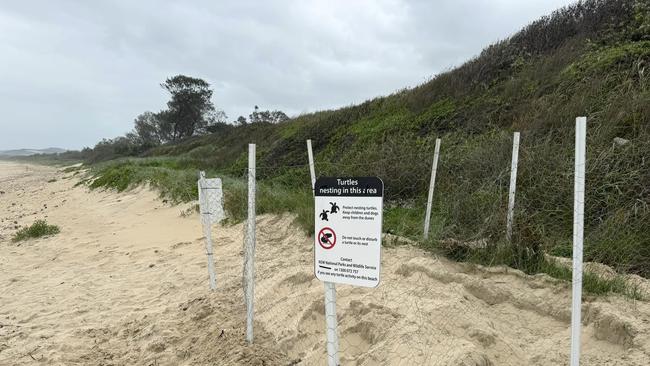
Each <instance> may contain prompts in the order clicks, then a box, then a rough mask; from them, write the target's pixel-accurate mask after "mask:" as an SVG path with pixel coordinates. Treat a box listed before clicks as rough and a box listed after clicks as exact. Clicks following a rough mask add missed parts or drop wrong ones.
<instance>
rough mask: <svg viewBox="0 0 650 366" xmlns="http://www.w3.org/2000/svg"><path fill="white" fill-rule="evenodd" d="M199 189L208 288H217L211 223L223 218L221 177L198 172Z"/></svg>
mask: <svg viewBox="0 0 650 366" xmlns="http://www.w3.org/2000/svg"><path fill="white" fill-rule="evenodd" d="M197 185H198V189H199V211H200V213H201V224H202V226H203V235H204V236H205V240H206V244H205V252H206V255H207V257H208V274H209V276H210V289H212V290H215V289H216V288H217V279H216V275H215V271H214V258H213V248H212V225H213V224H215V223H218V222H220V221H221V220H223V219H224V217H225V214H224V211H223V189H222V186H221V179H219V178H210V179H207V178H205V172H203V171H201V172H199V180H198V182H197Z"/></svg>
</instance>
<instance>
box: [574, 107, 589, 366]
mask: <svg viewBox="0 0 650 366" xmlns="http://www.w3.org/2000/svg"><path fill="white" fill-rule="evenodd" d="M586 140H587V117H578V118H576V147H575V148H576V156H575V176H574V188H573V189H574V192H573V281H572V286H573V299H572V304H571V305H572V306H571V366H579V365H580V329H581V325H582V324H581V318H582V314H581V313H582V311H581V310H582V309H581V306H582V244H583V243H582V242H583V239H584V221H585V165H586V151H587V142H586Z"/></svg>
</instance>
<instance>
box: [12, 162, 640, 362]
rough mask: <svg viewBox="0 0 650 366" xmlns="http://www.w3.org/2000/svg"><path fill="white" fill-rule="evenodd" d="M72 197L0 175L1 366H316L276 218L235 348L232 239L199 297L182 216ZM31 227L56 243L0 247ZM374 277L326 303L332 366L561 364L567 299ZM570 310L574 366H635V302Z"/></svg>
mask: <svg viewBox="0 0 650 366" xmlns="http://www.w3.org/2000/svg"><path fill="white" fill-rule="evenodd" d="M53 179H56V181H52V182H48V181H51V180H53ZM76 182H77V180H76V179H74V177H71V174H70V173H62V172H59V171H58V170H56V169H54V168H49V167H40V166H26V165H18V164H14V163H0V191H2V192H4V193H0V210H1V211H0V212H1V215H0V220H1V221H0V365H23V364H25V365H34V364H48V365H50V364H51V365H208V364H210V365H231V364H234V365H237V364H241V365H250V364H252V365H293V364H301V365H302V364H305V365H323V364H325V360H326V359H325V333H324V326H325V320H324V305H323V286H322V284H321V283H320V282H319V281H318V280H316V279H315V278H314V276H313V272H312V265H313V264H312V261H313V253H312V251H311V239H309V238H308V237H306V236H305V235H304V234H302V233H301V232H300V231H299V230H297V229H295V228H294V227H292V226H291V218H290V217H276V216H261V217H260V218H259V222H258V244H257V253H256V274H257V280H256V304H255V306H256V318H255V343H254V345H253V346H249V345H247V344H246V343H245V341H244V336H243V334H244V327H245V318H244V314H245V312H244V302H243V296H242V290H241V287H242V286H241V284H242V280H241V274H242V250H241V249H242V235H243V228H242V225H241V224H239V225H232V226H225V227H221V226H220V227H215V229H214V234H213V235H214V238H215V258H216V260H217V262H216V270H217V286H218V290H217V291H215V292H210V291H209V288H208V279H207V270H206V262H205V261H206V259H205V255H204V249H203V240H202V238H201V229H200V223H199V220H198V217H197V216H196V215H195V214H192V215H189V216H184V215H181V212H182V211H183V210H185V208H186V207H184V206H175V207H172V206H169V205H167V204H165V203H163V202H162V201H161V200H159V199H158V198H157V195H156V194H155V193H153V192H151V191H149V190H147V189H144V188H140V189H136V190H133V191H130V192H126V193H121V194H117V193H114V192H96V191H95V192H89V191H88V190H87V189H86V188H84V187H74V185H75V183H76ZM39 218H46V219H47V220H48V222H50V223H53V224H57V225H59V226H60V227H61V233H60V234H58V235H55V236H53V237H49V238H43V239H37V240H32V241H27V242H22V243H18V244H17V243H12V242H11V236H12V234H13V233H14V232H15V231H16V230H17V227H18V226H19V225H22V226H25V225H29V224H31V223H32V222H33V221H34V220H36V219H39ZM382 261H383V263H382V266H383V267H382V283H381V284H380V285H379V287H378V288H375V289H364V288H354V287H350V286H339V287H337V296H338V318H339V333H340V339H341V363H342V364H345V365H348V364H352V365H383V364H389V365H420V364H422V365H565V364H568V362H567V360H568V352H569V335H570V331H569V318H570V313H569V309H570V288H569V287H568V285H567V284H565V283H559V282H557V281H555V280H552V279H550V278H548V277H546V276H527V275H524V274H522V273H521V272H519V271H515V270H512V269H510V270H508V269H506V268H491V269H484V268H480V267H476V266H470V265H466V264H459V263H454V262H450V261H448V260H445V259H444V258H439V257H436V256H433V255H431V254H430V253H426V252H423V251H420V250H418V249H416V248H413V247H411V246H409V245H400V246H392V247H387V248H385V249H384V252H383V255H382ZM583 309H584V310H583V314H584V319H583V323H584V325H585V326H584V329H583V357H582V361H583V364H585V365H648V360H650V304H649V303H648V302H643V301H631V300H626V299H622V298H620V297H615V296H611V297H607V298H598V299H587V301H586V302H585V304H584V308H583Z"/></svg>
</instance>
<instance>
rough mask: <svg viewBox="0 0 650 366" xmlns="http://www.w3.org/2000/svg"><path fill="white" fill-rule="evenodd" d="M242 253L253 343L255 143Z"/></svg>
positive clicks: (251, 151) (248, 327) (249, 337)
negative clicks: (243, 251)
mask: <svg viewBox="0 0 650 366" xmlns="http://www.w3.org/2000/svg"><path fill="white" fill-rule="evenodd" d="M244 249H245V253H244V287H245V289H244V296H245V298H246V340H247V341H248V343H253V317H254V315H255V313H254V310H253V307H254V306H255V144H248V219H247V220H246V238H245V248H244Z"/></svg>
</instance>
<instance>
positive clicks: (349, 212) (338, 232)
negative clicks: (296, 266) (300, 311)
mask: <svg viewBox="0 0 650 366" xmlns="http://www.w3.org/2000/svg"><path fill="white" fill-rule="evenodd" d="M314 196H315V205H314V207H315V220H316V222H315V229H316V230H315V235H314V239H315V241H314V273H315V274H316V277H317V278H318V279H319V280H321V281H324V282H334V283H341V284H346V285H354V286H363V287H376V286H377V285H379V273H380V265H381V224H382V211H383V196H384V183H383V182H382V181H381V179H379V178H377V177H353V178H332V177H321V178H318V179H317V180H316V185H315V186H314Z"/></svg>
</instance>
